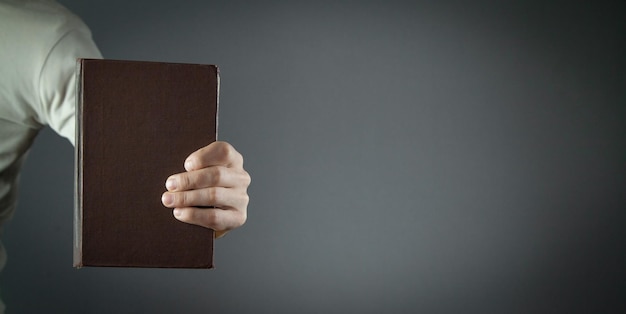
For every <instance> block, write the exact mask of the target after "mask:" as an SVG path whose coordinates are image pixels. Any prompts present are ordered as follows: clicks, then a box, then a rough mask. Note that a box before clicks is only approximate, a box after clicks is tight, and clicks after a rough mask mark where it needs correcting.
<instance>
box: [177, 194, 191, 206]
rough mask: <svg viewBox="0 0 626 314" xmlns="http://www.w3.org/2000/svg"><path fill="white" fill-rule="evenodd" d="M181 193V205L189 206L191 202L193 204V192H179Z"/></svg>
mask: <svg viewBox="0 0 626 314" xmlns="http://www.w3.org/2000/svg"><path fill="white" fill-rule="evenodd" d="M178 195H179V203H178V204H179V206H189V205H191V204H193V201H194V197H193V193H189V192H182V193H178Z"/></svg>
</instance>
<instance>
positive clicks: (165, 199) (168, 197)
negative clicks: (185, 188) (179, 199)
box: [161, 193, 174, 206]
mask: <svg viewBox="0 0 626 314" xmlns="http://www.w3.org/2000/svg"><path fill="white" fill-rule="evenodd" d="M173 201H174V200H173V197H172V194H170V193H163V196H161V202H162V203H163V205H165V206H170V205H171V204H172V202H173Z"/></svg>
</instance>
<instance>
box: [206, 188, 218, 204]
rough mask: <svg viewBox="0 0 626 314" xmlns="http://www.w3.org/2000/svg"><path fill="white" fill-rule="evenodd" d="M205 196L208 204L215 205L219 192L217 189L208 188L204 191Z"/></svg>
mask: <svg viewBox="0 0 626 314" xmlns="http://www.w3.org/2000/svg"><path fill="white" fill-rule="evenodd" d="M206 194H207V198H208V201H209V203H212V204H214V203H217V201H218V199H219V196H220V195H219V194H220V193H219V190H218V189H217V188H208V189H207V191H206Z"/></svg>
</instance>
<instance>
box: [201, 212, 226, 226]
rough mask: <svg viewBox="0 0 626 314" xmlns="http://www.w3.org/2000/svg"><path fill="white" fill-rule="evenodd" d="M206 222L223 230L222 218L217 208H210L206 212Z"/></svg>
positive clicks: (207, 224)
mask: <svg viewBox="0 0 626 314" xmlns="http://www.w3.org/2000/svg"><path fill="white" fill-rule="evenodd" d="M204 222H205V224H206V226H207V227H209V228H212V229H216V230H221V229H222V228H220V227H221V226H220V219H219V216H218V214H217V211H216V210H208V211H206V212H205V213H204Z"/></svg>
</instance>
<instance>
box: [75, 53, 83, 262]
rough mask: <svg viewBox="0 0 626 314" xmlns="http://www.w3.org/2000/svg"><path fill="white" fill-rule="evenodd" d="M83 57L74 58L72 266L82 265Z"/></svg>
mask: <svg viewBox="0 0 626 314" xmlns="http://www.w3.org/2000/svg"><path fill="white" fill-rule="evenodd" d="M82 65H83V59H78V60H76V73H75V75H76V94H75V95H76V113H75V116H76V117H75V123H76V135H75V144H74V145H75V146H74V162H75V166H74V169H75V170H74V267H76V268H80V267H82V266H83V256H82V255H83V252H82V248H83V243H82V240H83V237H82V234H83V228H82V227H83V223H82V222H83V220H82V219H83V212H82V211H83V180H82V167H83V152H82V150H81V147H82V144H83V143H82V142H83V132H82V123H80V121H82V114H83V93H82V90H83V75H82Z"/></svg>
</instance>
